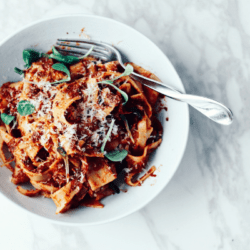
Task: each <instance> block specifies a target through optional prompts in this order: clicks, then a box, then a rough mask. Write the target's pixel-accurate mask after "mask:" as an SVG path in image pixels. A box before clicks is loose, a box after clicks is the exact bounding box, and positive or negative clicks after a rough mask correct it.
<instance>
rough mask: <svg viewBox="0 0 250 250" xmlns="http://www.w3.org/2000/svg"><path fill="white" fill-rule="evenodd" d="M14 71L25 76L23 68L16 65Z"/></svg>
mask: <svg viewBox="0 0 250 250" xmlns="http://www.w3.org/2000/svg"><path fill="white" fill-rule="evenodd" d="M14 71H15V72H16V73H17V74H19V75H21V76H24V71H23V70H21V69H19V68H17V67H15V68H14Z"/></svg>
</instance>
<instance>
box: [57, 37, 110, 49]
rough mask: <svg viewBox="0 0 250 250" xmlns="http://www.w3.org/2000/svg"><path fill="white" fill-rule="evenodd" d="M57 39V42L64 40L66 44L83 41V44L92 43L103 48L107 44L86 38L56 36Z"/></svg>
mask: <svg viewBox="0 0 250 250" xmlns="http://www.w3.org/2000/svg"><path fill="white" fill-rule="evenodd" d="M57 41H59V42H65V43H66V44H67V43H68V42H77V43H84V44H89V45H94V46H100V47H103V48H107V46H106V45H105V44H103V43H100V42H97V41H93V40H87V39H82V38H81V39H70V38H58V39H57Z"/></svg>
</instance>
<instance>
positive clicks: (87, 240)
mask: <svg viewBox="0 0 250 250" xmlns="http://www.w3.org/2000/svg"><path fill="white" fill-rule="evenodd" d="M64 13H88V14H97V15H103V16H107V17H111V18H114V19H116V20H118V21H121V22H124V23H127V24H128V25H130V26H132V27H134V28H135V29H137V30H139V31H140V32H142V33H143V34H145V35H146V36H147V37H149V38H150V39H151V40H152V41H153V42H155V43H156V44H157V45H158V46H159V47H160V48H161V49H162V50H163V51H164V53H166V55H167V56H168V57H169V59H170V60H171V61H172V63H173V65H174V66H175V68H176V70H177V71H178V73H179V75H180V77H181V78H182V80H183V83H184V86H185V88H186V90H187V92H188V93H194V94H199V95H204V96H207V97H211V98H214V99H216V100H218V101H221V102H223V103H224V104H226V105H228V106H229V107H231V109H232V110H233V112H234V115H235V122H234V123H233V125H232V126H230V127H222V126H220V125H217V124H215V123H213V122H212V121H209V120H208V119H206V118H205V117H203V116H202V115H200V114H199V113H197V112H196V111H194V110H192V109H191V110H190V111H191V114H190V115H191V119H190V125H191V127H190V136H189V141H188V145H187V149H186V152H185V155H184V158H183V160H182V163H181V165H180V167H179V169H178V171H177V173H176V174H175V176H174V178H173V179H172V181H171V182H170V183H169V185H168V186H167V187H166V188H165V189H164V190H163V192H162V193H161V194H160V195H159V196H158V197H157V198H156V199H154V200H153V201H152V202H151V203H150V204H149V205H147V206H146V207H145V208H144V209H142V210H140V211H139V212H137V213H135V214H133V215H131V216H129V217H126V218H124V219H122V220H119V221H116V222H113V223H110V224H104V225H100V226H92V227H67V226H60V225H57V224H53V223H49V222H47V221H43V220H40V219H38V218H36V217H33V216H31V215H27V214H26V212H24V211H22V210H20V209H19V208H17V207H15V206H14V205H13V204H12V203H10V202H9V201H8V200H6V199H5V198H3V197H2V196H1V195H0V240H1V245H0V249H7V250H9V249H19V250H22V249H25V250H30V249H39V250H40V249H48V250H49V249H53V250H54V249H55V250H56V249H60V250H63V249H84V250H92V249H94V250H95V249H105V250H106V249H111V250H113V249H115V250H117V249H119V250H123V249H131V250H134V249H136V250H138V249H143V250H147V249H149V250H151V249H155V250H158V249H167V250H200V249H202V250H211V249H223V250H224V249H225V250H232V249H237V250H248V249H249V246H250V236H249V232H250V212H249V211H250V116H249V114H250V110H249V107H250V98H249V96H250V84H249V80H250V75H249V69H250V15H249V13H250V2H249V1H248V0H238V1H233V0H210V1H207V0H178V1H176V0H166V1H163V0H162V1H160V0H159V1H152V0H133V1H122V0H114V1H102V0H99V1H89V0H88V1H87V0H85V1H83V0H82V1H51V0H50V1H49V0H43V1H41V0H40V1H28V0H26V1H24V0H9V1H4V0H0V39H3V38H5V37H6V36H7V35H9V34H11V33H12V32H14V31H15V30H17V29H19V28H21V27H22V26H23V25H25V24H28V23H30V22H32V21H35V20H37V19H39V18H42V17H48V16H54V15H58V14H64ZM2 73H4V72H0V74H2ZM176 115H178V114H176ZM170 119H171V117H170ZM166 161H167V159H166Z"/></svg>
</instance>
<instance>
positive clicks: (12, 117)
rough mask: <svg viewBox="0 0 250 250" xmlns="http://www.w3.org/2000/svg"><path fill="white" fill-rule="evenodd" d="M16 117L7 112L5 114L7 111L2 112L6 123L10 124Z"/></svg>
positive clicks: (2, 117)
mask: <svg viewBox="0 0 250 250" xmlns="http://www.w3.org/2000/svg"><path fill="white" fill-rule="evenodd" d="M14 118H15V116H12V115H7V114H5V113H2V114H1V119H2V121H3V122H4V123H5V124H7V125H9V124H10V123H11V122H12V121H13V120H14Z"/></svg>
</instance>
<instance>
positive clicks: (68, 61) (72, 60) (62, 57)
mask: <svg viewBox="0 0 250 250" xmlns="http://www.w3.org/2000/svg"><path fill="white" fill-rule="evenodd" d="M93 49H94V46H92V47H91V48H90V49H89V51H88V52H87V53H86V54H85V55H84V56H81V57H76V56H65V55H62V54H60V52H59V51H58V50H57V49H56V48H55V47H53V48H52V54H50V55H49V56H48V57H49V58H51V59H55V60H57V61H59V62H62V63H66V64H73V63H78V62H79V61H80V60H81V59H83V58H85V57H87V56H88V55H89V54H90V53H91V52H92V50H93Z"/></svg>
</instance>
